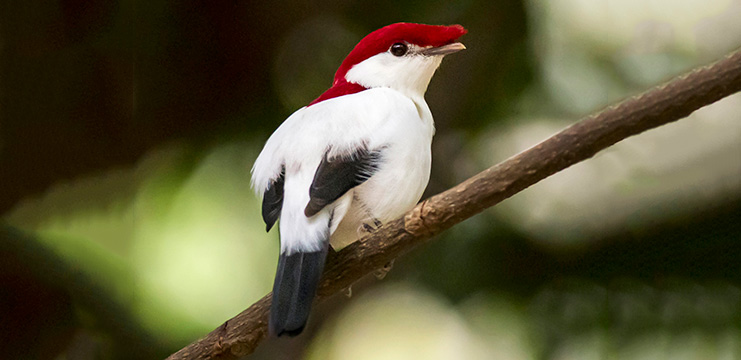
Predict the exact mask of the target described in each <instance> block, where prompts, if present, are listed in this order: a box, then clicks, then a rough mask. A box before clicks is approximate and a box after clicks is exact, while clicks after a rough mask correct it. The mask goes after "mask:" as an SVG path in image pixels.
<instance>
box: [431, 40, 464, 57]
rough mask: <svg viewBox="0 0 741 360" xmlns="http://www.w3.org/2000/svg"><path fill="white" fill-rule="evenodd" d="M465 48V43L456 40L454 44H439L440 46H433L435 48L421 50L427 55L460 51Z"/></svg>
mask: <svg viewBox="0 0 741 360" xmlns="http://www.w3.org/2000/svg"><path fill="white" fill-rule="evenodd" d="M465 48H466V46H465V45H463V44H461V43H459V42H454V43H452V44H447V45H443V46H438V47H433V48H429V49H424V50H422V51H421V53H422V55H425V56H435V55H448V54H452V53H454V52H458V51H461V50H464V49H465Z"/></svg>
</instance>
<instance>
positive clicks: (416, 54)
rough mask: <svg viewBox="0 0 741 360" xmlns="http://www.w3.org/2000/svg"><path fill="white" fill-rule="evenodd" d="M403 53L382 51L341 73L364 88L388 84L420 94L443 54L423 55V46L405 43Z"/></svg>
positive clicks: (410, 93) (411, 93) (413, 94)
mask: <svg viewBox="0 0 741 360" xmlns="http://www.w3.org/2000/svg"><path fill="white" fill-rule="evenodd" d="M405 45H406V46H407V51H406V52H405V53H404V55H401V56H396V55H394V54H392V53H391V51H386V52H383V53H380V54H377V55H374V56H371V57H370V58H368V59H365V60H364V61H362V62H360V63H358V64H356V65H355V66H353V67H352V68H351V69H350V71H348V72H347V74H346V75H345V80H347V81H348V82H353V83H357V84H359V85H362V86H364V87H366V88H375V87H388V88H391V89H394V90H397V91H399V92H401V93H403V94H405V95H407V96H424V93H425V91H426V90H427V85H428V84H429V83H430V80H431V79H432V75H434V74H435V70H437V68H438V66H440V61H442V59H443V55H423V54H422V53H421V52H422V51H423V50H425V48H422V47H419V46H416V45H411V44H405Z"/></svg>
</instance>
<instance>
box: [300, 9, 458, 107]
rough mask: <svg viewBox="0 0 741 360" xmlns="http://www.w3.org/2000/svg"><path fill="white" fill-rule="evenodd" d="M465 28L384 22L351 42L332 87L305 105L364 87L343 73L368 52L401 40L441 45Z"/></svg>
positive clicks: (381, 50) (358, 90)
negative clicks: (348, 51) (383, 24)
mask: <svg viewBox="0 0 741 360" xmlns="http://www.w3.org/2000/svg"><path fill="white" fill-rule="evenodd" d="M467 32H468V30H466V29H465V28H463V26H461V25H451V26H444V25H425V24H414V23H396V24H391V25H388V26H384V27H382V28H380V29H378V30H376V31H374V32H372V33H370V34H368V35H366V36H365V37H364V38H363V39H362V40H360V42H359V43H358V44H357V45H355V48H354V49H353V50H352V51H351V52H350V54H349V55H347V57H346V58H345V61H343V62H342V64H341V65H340V67H339V68H338V69H337V72H336V73H335V75H334V82H333V83H332V87H331V88H329V89H328V90H327V91H325V92H324V93H323V94H322V95H321V96H319V97H318V98H316V99H315V100H314V101H312V102H311V103H310V104H309V106H311V105H314V104H316V103H318V102H321V101H324V100H327V99H331V98H334V97H338V96H342V95H349V94H354V93H357V92H360V91H363V90H365V88H364V87H363V86H361V85H358V84H352V83H348V82H347V81H346V80H345V75H346V74H347V72H348V71H350V69H351V68H352V67H353V66H354V65H355V64H358V63H360V62H362V61H363V60H365V59H368V58H369V57H371V56H374V55H376V54H379V53H382V52H385V51H387V50H388V49H389V48H390V47H391V45H393V44H394V43H397V42H401V41H405V42H407V43H410V44H414V45H418V46H422V47H425V46H433V47H437V46H442V45H446V44H450V43H452V42H455V41H456V40H458V38H459V37H461V36H463V35H464V34H465V33H467Z"/></svg>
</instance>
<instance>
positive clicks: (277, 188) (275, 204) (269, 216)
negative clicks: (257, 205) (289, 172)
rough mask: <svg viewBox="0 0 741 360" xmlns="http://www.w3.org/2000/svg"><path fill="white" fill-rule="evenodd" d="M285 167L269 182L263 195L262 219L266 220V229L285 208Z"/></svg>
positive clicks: (266, 229) (268, 229) (267, 229)
mask: <svg viewBox="0 0 741 360" xmlns="http://www.w3.org/2000/svg"><path fill="white" fill-rule="evenodd" d="M285 174H286V171H285V168H284V169H283V170H281V172H280V176H279V177H278V178H277V179H275V180H273V181H272V182H270V184H268V188H267V189H265V194H263V196H262V219H263V220H264V221H265V225H266V226H265V231H270V228H272V227H273V225H275V222H276V221H277V220H278V217H280V210H281V209H282V208H283V184H284V183H285V179H286V175H285Z"/></svg>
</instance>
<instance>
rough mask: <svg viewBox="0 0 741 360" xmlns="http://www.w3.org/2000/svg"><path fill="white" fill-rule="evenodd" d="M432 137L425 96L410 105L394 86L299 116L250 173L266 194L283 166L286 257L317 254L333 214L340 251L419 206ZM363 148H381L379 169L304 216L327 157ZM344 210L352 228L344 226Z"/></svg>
mask: <svg viewBox="0 0 741 360" xmlns="http://www.w3.org/2000/svg"><path fill="white" fill-rule="evenodd" d="M434 132H435V127H434V124H433V120H432V114H431V113H430V110H429V108H428V106H427V103H426V102H425V101H424V98H422V97H421V96H419V97H418V98H417V99H412V98H410V97H408V96H406V95H404V94H402V93H400V92H398V91H396V90H393V89H390V88H373V89H369V90H365V91H361V92H359V93H355V94H350V95H345V96H340V97H337V98H333V99H329V100H326V101H322V102H320V103H317V104H315V105H312V106H309V107H304V108H301V109H299V110H298V111H296V112H295V113H293V115H291V116H290V117H289V118H288V119H286V121H285V122H283V124H282V125H281V126H280V127H279V128H278V129H277V130H276V131H275V133H273V135H272V136H271V137H270V138H269V139H268V141H267V143H266V144H265V148H264V149H263V151H262V152H261V153H260V155H259V156H258V157H257V160H256V161H255V164H254V166H253V168H252V186H253V188H254V190H255V192H256V193H257V194H259V195H262V193H264V192H265V189H266V188H267V186H268V184H269V183H270V181H271V180H275V179H276V178H277V177H278V176H280V173H281V171H283V168H284V166H285V188H284V202H283V208H282V210H281V214H280V234H281V253H285V254H287V255H290V254H293V253H295V252H296V251H301V250H304V251H318V250H319V248H320V246H321V241H322V240H323V237H322V235H323V234H324V232H325V231H326V226H327V223H328V220H329V216H330V214H331V213H332V212H334V216H333V218H332V223H331V225H332V229H330V234H331V235H332V237H331V244H332V246H333V247H335V248H341V247H344V246H345V245H347V244H349V243H351V242H353V241H354V240H357V237H358V227H359V226H361V225H362V222H363V221H364V222H366V223H369V224H370V225H373V223H374V220H378V221H381V222H385V221H388V220H392V219H394V218H396V217H398V216H400V215H402V214H403V213H404V212H405V211H407V210H409V209H410V208H411V207H413V206H414V205H415V204H416V203H417V201H419V199H420V197H421V196H422V192H423V191H424V189H425V187H426V186H427V182H428V180H429V175H430V162H431V155H430V144H431V142H432V136H433V134H434ZM360 146H367V147H368V148H369V149H378V148H383V152H382V154H383V155H382V160H381V162H380V164H379V168H378V170H377V171H376V172H375V173H374V174H373V176H371V177H370V178H369V179H368V180H367V181H366V182H364V183H363V184H361V185H359V186H357V187H355V188H354V189H352V190H350V191H348V192H347V193H346V194H345V195H343V196H342V197H341V198H340V199H339V200H337V201H336V202H335V203H333V204H330V205H329V206H327V207H325V208H324V209H322V210H321V211H320V212H319V214H317V215H315V216H313V217H311V218H307V217H306V216H304V208H305V207H306V204H308V202H309V187H310V186H311V183H312V180H313V178H314V174H315V172H316V169H317V167H318V166H319V163H320V162H321V160H322V159H323V158H324V155H325V152H327V151H329V153H328V156H329V157H333V156H337V155H349V154H351V153H352V152H353V151H355V149H357V148H359V147H360ZM348 206H349V208H348ZM345 212H347V213H349V214H348V215H349V216H348V219H352V220H353V221H352V222H348V223H343V222H342V220H343V219H344V218H345V214H344V213H345ZM340 224H341V225H340ZM338 225H339V226H340V232H338V233H336V235H337V236H335V234H333V233H334V232H335V231H334V230H335V229H337V227H338Z"/></svg>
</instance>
